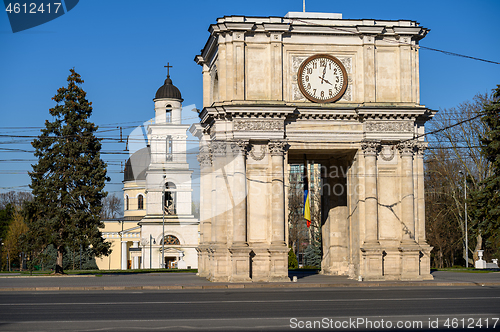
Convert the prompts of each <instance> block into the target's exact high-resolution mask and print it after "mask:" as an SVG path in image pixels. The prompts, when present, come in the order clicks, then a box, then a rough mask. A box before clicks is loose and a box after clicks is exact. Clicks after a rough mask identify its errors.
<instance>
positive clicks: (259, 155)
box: [249, 145, 267, 161]
mask: <svg viewBox="0 0 500 332" xmlns="http://www.w3.org/2000/svg"><path fill="white" fill-rule="evenodd" d="M266 153H267V147H266V145H252V148H251V150H250V152H249V154H250V157H252V159H253V160H256V161H259V160H262V159H264V157H265V156H266Z"/></svg>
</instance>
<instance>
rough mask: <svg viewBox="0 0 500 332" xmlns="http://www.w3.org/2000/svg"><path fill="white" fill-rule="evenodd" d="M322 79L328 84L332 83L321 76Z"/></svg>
mask: <svg viewBox="0 0 500 332" xmlns="http://www.w3.org/2000/svg"><path fill="white" fill-rule="evenodd" d="M323 81H325V82H326V83H328V84H330V85H333V84H332V83H330V82H328V80H327V79H326V78H323Z"/></svg>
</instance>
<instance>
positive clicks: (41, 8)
mask: <svg viewBox="0 0 500 332" xmlns="http://www.w3.org/2000/svg"><path fill="white" fill-rule="evenodd" d="M60 7H61V2H53V3H50V2H48V3H43V2H42V3H41V4H40V5H37V4H36V3H33V2H32V3H27V2H26V3H18V2H15V3H11V2H9V4H8V5H7V7H6V8H5V11H6V12H8V13H9V14H12V13H14V14H19V13H22V14H38V13H40V14H43V13H45V12H46V13H48V14H51V13H54V14H57V12H58V11H59V8H60Z"/></svg>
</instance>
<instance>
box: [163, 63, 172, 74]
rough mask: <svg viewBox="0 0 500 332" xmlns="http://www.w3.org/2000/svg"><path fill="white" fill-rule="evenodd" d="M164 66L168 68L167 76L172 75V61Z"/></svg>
mask: <svg viewBox="0 0 500 332" xmlns="http://www.w3.org/2000/svg"><path fill="white" fill-rule="evenodd" d="M163 67H164V68H167V77H170V68H172V66H171V65H170V62H167V65H166V66H163Z"/></svg>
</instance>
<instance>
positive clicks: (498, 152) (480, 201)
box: [470, 85, 500, 258]
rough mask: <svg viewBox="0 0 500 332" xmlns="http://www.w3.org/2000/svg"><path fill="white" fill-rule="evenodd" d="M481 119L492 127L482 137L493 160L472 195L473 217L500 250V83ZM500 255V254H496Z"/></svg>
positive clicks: (498, 251) (483, 149) (483, 148)
mask: <svg viewBox="0 0 500 332" xmlns="http://www.w3.org/2000/svg"><path fill="white" fill-rule="evenodd" d="M482 121H483V122H484V123H485V124H486V126H487V128H489V130H488V131H487V132H486V134H485V135H484V136H483V137H481V153H482V154H483V155H484V156H485V157H486V159H487V160H488V161H489V162H490V163H491V170H490V174H491V175H490V176H489V177H487V178H486V179H485V180H484V181H483V182H482V183H481V186H480V189H479V190H477V191H475V192H473V193H472V195H471V198H470V205H471V213H470V216H471V221H472V224H473V225H475V226H474V228H476V229H475V231H476V232H477V233H481V234H482V236H483V238H485V239H486V246H487V247H488V248H489V249H490V251H493V252H494V253H495V254H496V255H497V256H498V255H499V254H500V85H497V88H496V89H495V90H494V93H493V100H492V101H491V102H489V103H487V104H485V106H484V116H483V117H482ZM497 258H500V257H497Z"/></svg>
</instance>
